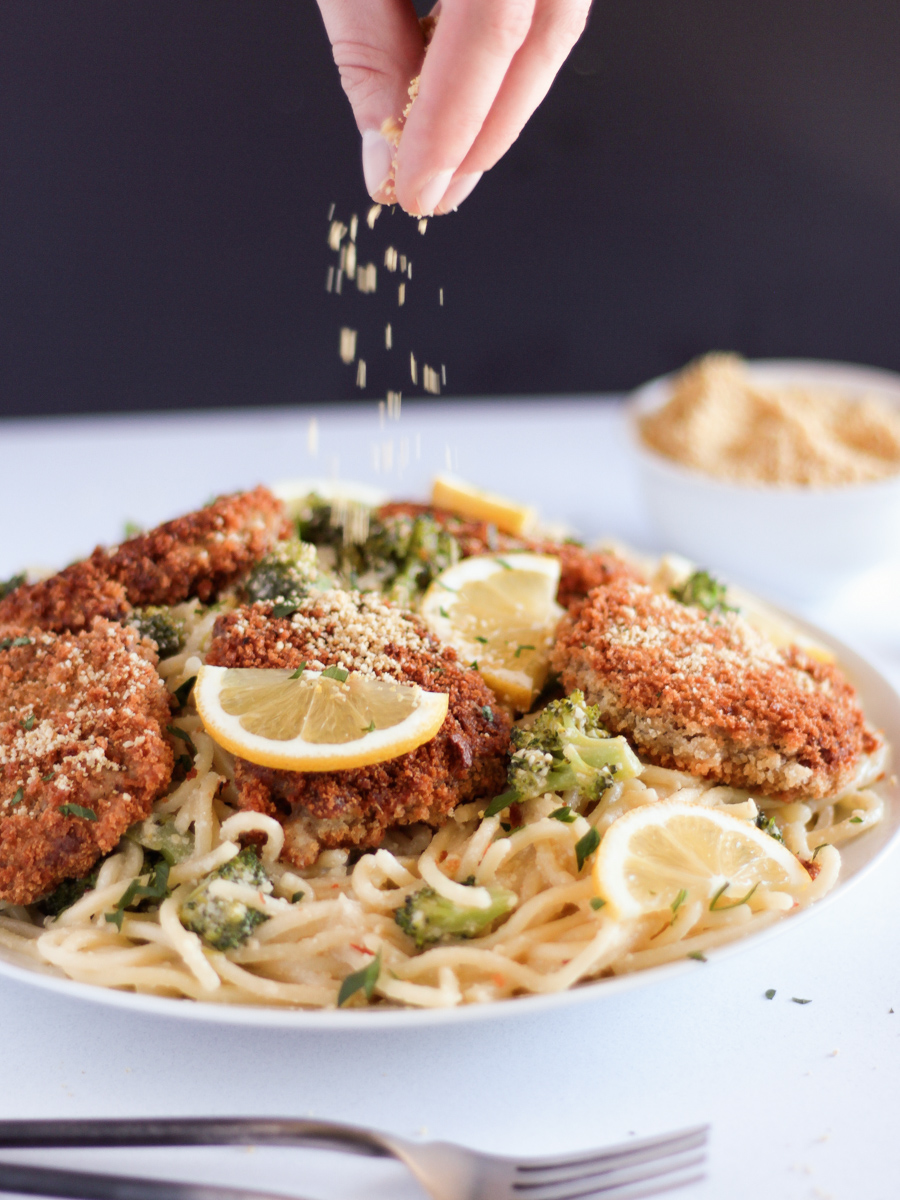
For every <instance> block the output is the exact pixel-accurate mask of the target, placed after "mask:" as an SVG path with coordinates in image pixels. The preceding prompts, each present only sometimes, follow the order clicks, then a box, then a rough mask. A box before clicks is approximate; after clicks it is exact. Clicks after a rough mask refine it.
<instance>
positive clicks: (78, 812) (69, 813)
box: [59, 804, 97, 821]
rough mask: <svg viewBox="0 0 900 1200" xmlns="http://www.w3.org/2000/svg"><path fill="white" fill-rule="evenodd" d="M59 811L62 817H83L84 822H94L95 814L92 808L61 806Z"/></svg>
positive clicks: (76, 805)
mask: <svg viewBox="0 0 900 1200" xmlns="http://www.w3.org/2000/svg"><path fill="white" fill-rule="evenodd" d="M59 811H60V812H61V813H62V815H63V816H64V817H83V818H84V820H85V821H96V820H97V814H96V813H95V812H94V810H93V809H92V808H85V807H84V806H83V805H81V804H61V805H60V806H59Z"/></svg>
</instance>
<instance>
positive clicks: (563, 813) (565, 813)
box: [549, 804, 578, 825]
mask: <svg viewBox="0 0 900 1200" xmlns="http://www.w3.org/2000/svg"><path fill="white" fill-rule="evenodd" d="M549 815H550V816H551V817H552V818H553V820H554V821H562V822H563V824H564V825H571V824H572V822H573V821H574V820H575V819H576V818H577V816H578V814H577V813H573V812H572V810H571V808H569V806H568V804H564V805H563V806H562V808H555V809H554V810H553V812H552V813H550V814H549Z"/></svg>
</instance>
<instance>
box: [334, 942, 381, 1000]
mask: <svg viewBox="0 0 900 1200" xmlns="http://www.w3.org/2000/svg"><path fill="white" fill-rule="evenodd" d="M380 974H381V951H380V950H379V951H378V953H377V954H376V955H375V957H374V958H373V959H372V961H371V962H370V963H369V964H368V966H365V967H363V968H362V970H360V971H354V972H353V974H352V975H348V976H347V978H346V979H345V980H344V982H343V983H342V984H341V990H340V991H339V992H338V999H337V1006H338V1008H343V1006H344V1005H345V1004H346V1003H347V1001H348V1000H349V999H350V997H351V996H355V995H356V993H357V992H360V991H361V992H364V993H365V996H366V999H367V1000H371V999H372V993H373V992H374V991H375V985H376V983H377V982H378V976H379V975H380Z"/></svg>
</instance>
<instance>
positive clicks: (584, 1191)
mask: <svg viewBox="0 0 900 1200" xmlns="http://www.w3.org/2000/svg"><path fill="white" fill-rule="evenodd" d="M705 1161H706V1155H705V1154H694V1155H692V1156H691V1157H689V1158H686V1157H684V1156H683V1155H680V1156H678V1158H677V1159H676V1160H674V1161H669V1162H664V1163H655V1164H646V1163H645V1164H642V1165H641V1166H640V1167H638V1168H636V1169H635V1168H631V1169H627V1170H625V1171H621V1170H615V1171H612V1172H607V1171H604V1172H602V1178H597V1177H596V1176H581V1177H579V1178H577V1179H560V1180H554V1181H553V1182H549V1181H548V1183H546V1184H543V1185H542V1191H541V1195H540V1198H538V1197H537V1196H535V1195H534V1193H531V1198H532V1200H592V1197H595V1196H604V1197H607V1200H620V1198H621V1200H631V1198H632V1197H633V1196H637V1195H651V1196H653V1195H657V1194H658V1193H659V1192H663V1191H669V1190H671V1189H672V1188H675V1187H683V1186H684V1185H685V1183H686V1182H689V1181H693V1180H694V1179H697V1178H703V1173H702V1172H700V1174H699V1175H698V1174H697V1172H696V1170H695V1168H697V1167H702V1166H703V1164H704V1163H705ZM648 1166H649V1169H648ZM686 1174H690V1179H689V1180H688V1179H686V1178H685V1176H686ZM646 1184H650V1185H651V1187H650V1190H649V1191H646V1190H641V1191H639V1192H636V1191H635V1189H636V1188H642V1186H643V1185H646ZM513 1187H514V1190H516V1191H519V1189H518V1187H517V1185H515V1184H514V1185H513Z"/></svg>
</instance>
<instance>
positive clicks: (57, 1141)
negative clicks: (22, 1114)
mask: <svg viewBox="0 0 900 1200" xmlns="http://www.w3.org/2000/svg"><path fill="white" fill-rule="evenodd" d="M263 1143H264V1144H265V1145H268V1146H309V1147H315V1148H317V1149H320V1150H343V1151H345V1152H346V1153H348V1154H361V1155H365V1156H366V1157H369V1158H388V1157H391V1152H390V1151H389V1150H388V1149H387V1148H386V1147H385V1146H384V1145H383V1144H382V1142H381V1141H380V1139H379V1138H378V1135H377V1134H374V1133H371V1132H370V1131H369V1130H367V1129H358V1128H356V1127H355V1126H353V1125H339V1124H336V1123H335V1122H332V1121H308V1120H307V1121H305V1120H301V1119H293V1118H279V1117H148V1118H127V1117H126V1118H124V1119H121V1118H110V1119H106V1118H98V1119H96V1120H90V1119H89V1120H74V1121H70V1120H59V1121H54V1120H39V1121H0V1149H16V1150H23V1149H28V1148H36V1147H48V1146H81V1147H89V1146H246V1145H260V1144H263Z"/></svg>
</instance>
